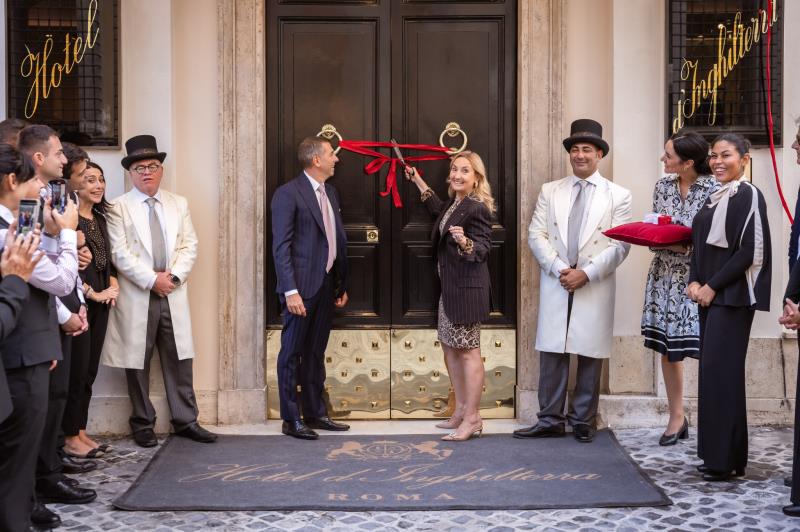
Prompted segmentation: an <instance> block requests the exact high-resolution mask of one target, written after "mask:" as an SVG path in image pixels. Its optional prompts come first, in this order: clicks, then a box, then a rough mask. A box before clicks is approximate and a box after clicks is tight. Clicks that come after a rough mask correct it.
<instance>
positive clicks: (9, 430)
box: [0, 362, 50, 532]
mask: <svg viewBox="0 0 800 532" xmlns="http://www.w3.org/2000/svg"><path fill="white" fill-rule="evenodd" d="M49 367H50V363H49V362H46V363H43V364H37V365H35V366H30V367H22V368H16V369H10V370H6V376H7V377H8V387H9V390H10V392H11V402H12V404H13V406H14V410H13V411H12V413H11V415H10V416H9V417H8V418H6V420H5V421H3V422H2V423H0V530H2V531H3V532H6V531H8V532H18V531H20V530H28V527H29V526H30V515H31V510H32V505H33V488H34V481H35V473H36V457H37V454H36V449H38V448H39V444H40V442H41V439H42V431H43V430H44V423H45V416H46V415H47V396H48V382H49V380H50V373H49V371H48V369H49Z"/></svg>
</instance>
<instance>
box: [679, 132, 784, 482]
mask: <svg viewBox="0 0 800 532" xmlns="http://www.w3.org/2000/svg"><path fill="white" fill-rule="evenodd" d="M749 152H750V143H749V142H748V141H747V140H746V139H744V138H743V137H741V136H740V135H736V134H733V133H726V134H723V135H720V136H719V137H717V138H716V139H715V140H714V142H713V144H712V146H711V157H710V158H709V164H710V166H711V170H712V171H713V172H714V176H715V177H716V178H717V181H719V182H720V184H721V185H722V186H721V187H720V188H719V190H717V191H716V192H714V193H713V194H712V195H711V196H710V197H709V199H708V201H707V202H706V205H705V206H704V207H703V208H702V209H700V211H699V212H698V213H697V215H696V216H695V218H694V222H693V224H692V228H693V232H692V240H693V243H694V253H693V255H692V261H691V271H690V274H689V285H688V286H687V288H686V293H687V295H688V296H689V297H690V298H691V299H692V300H694V301H696V302H697V303H698V304H699V306H700V309H699V315H700V383H699V391H698V430H697V455H698V457H700V459H701V460H702V461H703V464H701V465H699V466H697V469H698V471H700V472H701V473H703V479H704V480H708V481H721V480H728V479H729V478H730V477H731V476H732V475H735V476H742V475H744V470H745V466H746V465H747V406H746V402H745V401H746V400H745V382H744V376H745V356H746V355H747V345H748V342H749V339H750V327H751V325H752V323H753V315H754V312H755V311H756V310H762V311H768V310H769V297H770V281H771V271H770V270H771V262H770V238H769V234H770V233H769V224H768V222H767V206H766V203H765V201H764V196H763V195H762V194H761V191H760V190H758V189H757V188H756V187H755V186H753V185H752V184H751V183H749V182H748V181H746V180H745V178H744V171H745V168H746V167H747V164H748V162H749V161H750V153H749Z"/></svg>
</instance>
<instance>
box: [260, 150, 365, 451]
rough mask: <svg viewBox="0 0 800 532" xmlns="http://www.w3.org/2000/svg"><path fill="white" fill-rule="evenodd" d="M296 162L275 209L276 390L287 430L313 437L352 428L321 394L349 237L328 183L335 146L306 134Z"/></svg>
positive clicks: (343, 294)
mask: <svg viewBox="0 0 800 532" xmlns="http://www.w3.org/2000/svg"><path fill="white" fill-rule="evenodd" d="M297 158H298V159H299V161H300V164H301V165H302V166H303V172H302V173H301V174H300V175H299V176H297V178H295V179H293V180H292V181H289V182H288V183H286V184H285V185H282V186H280V187H278V189H277V190H276V191H275V195H274V196H273V197H272V205H271V208H272V256H273V258H274V260H275V273H276V276H277V278H278V286H277V287H276V291H277V292H278V297H279V298H280V301H281V307H282V310H283V333H282V334H281V351H280V353H279V354H278V390H279V394H280V401H281V419H283V427H282V431H283V433H284V434H287V435H289V436H293V437H295V438H300V439H304V440H315V439H317V438H318V437H319V436H318V435H317V433H316V432H314V430H313V429H323V430H337V431H341V430H348V429H349V428H350V427H349V426H348V425H345V424H343V423H336V422H334V421H332V420H331V418H330V417H329V416H328V409H327V406H326V404H325V399H324V396H323V390H324V389H323V386H324V384H325V362H324V355H325V348H326V347H327V345H328V337H329V336H330V332H331V320H332V318H333V309H334V307H336V308H342V307H344V306H345V305H346V304H347V236H346V235H345V232H344V225H343V224H342V215H341V212H340V209H339V198H338V195H337V193H336V189H335V188H333V186H332V185H328V184H326V181H327V180H328V179H329V178H330V177H331V176H333V172H334V167H335V166H336V163H337V162H338V161H339V159H338V158H337V157H336V153H334V151H333V147H332V146H331V144H330V143H329V142H328V141H327V140H324V139H321V138H318V137H308V138H305V139H303V141H302V142H301V143H300V145H299V146H298V148H297ZM298 384H300V389H301V393H300V394H299V397H298V393H297V385H298Z"/></svg>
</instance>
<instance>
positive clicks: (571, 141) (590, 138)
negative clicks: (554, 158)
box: [564, 135, 611, 157]
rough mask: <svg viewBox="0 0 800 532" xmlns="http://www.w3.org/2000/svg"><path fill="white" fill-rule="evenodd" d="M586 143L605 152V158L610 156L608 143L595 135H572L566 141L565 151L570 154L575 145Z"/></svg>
mask: <svg viewBox="0 0 800 532" xmlns="http://www.w3.org/2000/svg"><path fill="white" fill-rule="evenodd" d="M579 142H585V143H587V144H591V145H593V146H596V147H597V148H600V149H601V150H603V157H605V156H606V155H608V152H609V151H610V150H611V148H610V147H609V145H608V142H606V141H604V140H603V139H601V138H600V137H598V136H595V135H571V136H569V137H567V138H565V139H564V149H565V150H567V151H568V152H569V150H571V149H572V147H573V146H574V145H575V144H578V143H579Z"/></svg>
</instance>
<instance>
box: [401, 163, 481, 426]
mask: <svg viewBox="0 0 800 532" xmlns="http://www.w3.org/2000/svg"><path fill="white" fill-rule="evenodd" d="M406 178H407V179H409V180H411V181H413V182H414V184H416V185H417V187H418V188H419V190H420V192H421V194H422V202H423V203H424V204H425V206H426V207H427V208H428V210H429V211H430V213H431V214H432V215H433V216H435V217H436V223H435V224H434V226H433V231H432V233H431V240H432V243H433V249H435V250H436V259H437V260H436V262H437V264H436V271H437V273H438V275H439V279H440V281H441V287H442V294H441V297H440V299H439V325H438V335H439V342H440V343H441V344H442V350H443V351H444V357H445V364H446V365H447V370H448V372H449V373H450V382H451V383H452V385H453V390H454V392H455V402H456V407H455V409H454V411H453V415H452V417H450V419H449V420H448V421H446V422H444V423H440V424H438V425H437V426H438V427H440V428H447V429H456V430H455V431H454V432H452V433H450V434H448V435H447V436H445V437H443V438H442V439H443V440H446V441H464V440H468V439H470V438H471V437H473V436H480V435H481V431H482V430H483V421H482V420H481V416H480V413H479V408H480V402H481V393H482V392H483V380H484V369H483V359H482V358H481V322H482V321H484V320H485V319H486V318H487V317H488V316H489V310H490V299H489V298H490V289H491V286H490V281H489V268H488V266H487V263H486V260H487V259H488V257H489V252H490V250H491V245H492V240H491V236H492V222H491V217H492V213H493V212H494V199H493V198H492V191H491V188H490V186H489V182H488V181H487V179H486V168H485V166H484V164H483V161H482V160H481V158H480V156H479V155H478V154H477V153H474V152H470V151H465V152H461V153H459V154H457V155H455V156H454V157H453V158H452V160H451V162H450V174H449V179H448V182H449V184H450V186H449V189H448V191H447V193H448V196H449V197H450V199H449V200H448V201H442V200H441V199H439V197H438V196H437V195H436V193H435V192H434V191H433V190H432V189H431V188H430V187H428V185H427V184H426V183H425V181H423V179H422V177H420V175H419V172H417V171H416V169H414V168H411V167H407V168H406Z"/></svg>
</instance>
